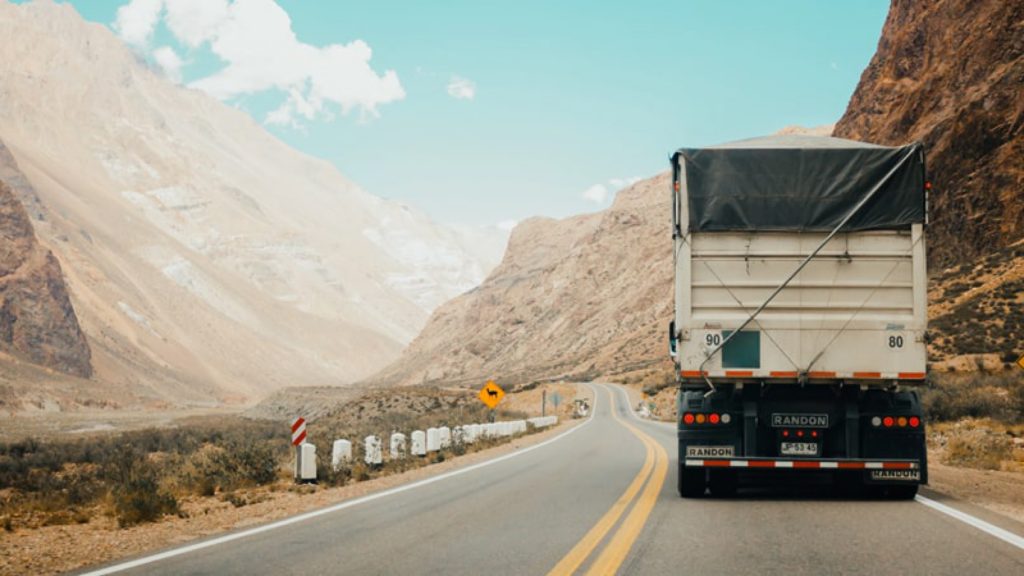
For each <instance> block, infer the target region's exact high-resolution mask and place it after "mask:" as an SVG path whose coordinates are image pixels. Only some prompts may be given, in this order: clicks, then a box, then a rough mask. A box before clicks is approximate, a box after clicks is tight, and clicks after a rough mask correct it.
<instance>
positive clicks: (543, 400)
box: [540, 389, 548, 417]
mask: <svg viewBox="0 0 1024 576" xmlns="http://www.w3.org/2000/svg"><path fill="white" fill-rule="evenodd" d="M547 410H548V391H547V389H544V390H542V391H541V393H540V415H541V417H544V416H547Z"/></svg>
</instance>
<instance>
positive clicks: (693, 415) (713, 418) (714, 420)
mask: <svg viewBox="0 0 1024 576" xmlns="http://www.w3.org/2000/svg"><path fill="white" fill-rule="evenodd" d="M730 422H732V416H729V415H728V414H719V413H717V412H712V413H710V414H702V413H700V412H686V413H685V414H683V424H686V425H692V424H711V425H712V426H714V425H716V424H728V423H730Z"/></svg>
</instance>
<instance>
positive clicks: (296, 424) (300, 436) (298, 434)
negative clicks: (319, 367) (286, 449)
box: [292, 416, 306, 481]
mask: <svg viewBox="0 0 1024 576" xmlns="http://www.w3.org/2000/svg"><path fill="white" fill-rule="evenodd" d="M305 441H306V419H305V418H303V417H302V416H299V417H298V418H296V419H295V420H292V446H294V447H295V480H296V481H301V480H302V444H303V443H304V442H305Z"/></svg>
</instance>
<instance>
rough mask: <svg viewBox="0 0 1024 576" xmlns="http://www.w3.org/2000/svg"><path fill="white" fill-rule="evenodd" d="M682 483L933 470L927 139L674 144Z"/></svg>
mask: <svg viewBox="0 0 1024 576" xmlns="http://www.w3.org/2000/svg"><path fill="white" fill-rule="evenodd" d="M671 165H672V175H673V178H672V191H671V192H672V239H673V250H674V266H675V295H674V297H675V314H674V318H673V319H672V321H671V322H670V327H669V340H670V351H671V355H672V357H673V358H674V361H675V366H676V373H677V379H678V383H679V393H678V400H677V416H678V423H677V424H678V437H679V476H678V489H679V493H680V495H681V496H683V497H700V496H703V495H704V494H705V491H706V490H708V489H709V490H710V491H711V493H712V494H713V495H729V494H732V493H733V492H735V490H736V488H737V486H738V485H739V483H741V482H746V481H757V480H758V479H764V477H765V476H774V477H775V478H777V479H778V478H781V481H783V482H785V481H786V480H787V479H795V475H801V474H803V475H807V474H812V475H817V476H821V477H824V478H830V479H832V480H834V481H836V482H838V483H843V484H845V485H847V486H855V487H864V488H865V489H867V490H868V491H873V492H877V493H879V494H881V495H885V496H888V497H892V498H912V497H913V496H914V495H915V494H916V492H917V488H918V485H919V484H924V483H927V480H928V464H927V452H926V448H925V423H924V415H923V413H922V408H921V403H920V401H919V398H918V395H917V392H916V391H915V390H916V388H918V387H919V386H921V385H923V384H924V383H925V377H926V361H927V351H926V341H925V339H926V328H927V281H928V280H927V270H926V264H925V226H926V224H927V222H926V220H927V188H928V185H927V183H926V179H925V162H924V152H923V149H922V146H921V145H920V144H918V143H913V144H909V145H906V146H899V147H887V146H877V145H873V144H867V143H863V142H855V141H851V140H844V139H838V138H829V137H810V136H773V137H766V138H758V139H751V140H745V141H740V142H734V143H729V144H724V145H720V146H714V147H708V148H699V149H691V148H687V149H680V150H679V151H678V152H676V153H675V154H674V155H672V157H671Z"/></svg>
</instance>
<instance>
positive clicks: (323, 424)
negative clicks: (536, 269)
mask: <svg viewBox="0 0 1024 576" xmlns="http://www.w3.org/2000/svg"><path fill="white" fill-rule="evenodd" d="M486 412H487V411H486V408H484V407H483V406H482V404H480V402H479V401H477V400H476V399H475V398H474V397H473V395H472V394H471V393H469V392H467V391H444V390H438V389H433V390H429V389H415V388H414V389H400V390H395V391H375V392H370V393H367V394H366V395H364V396H360V397H358V398H357V399H355V400H353V401H350V402H345V403H342V404H339V405H337V406H334V407H331V408H330V409H328V410H327V411H326V413H325V414H324V415H322V416H321V417H319V418H316V419H315V420H313V421H311V422H310V424H309V441H310V442H313V443H314V444H315V445H316V446H317V455H318V471H317V476H318V482H319V486H342V485H345V484H348V483H352V482H361V481H365V480H369V479H372V478H376V477H380V476H385V475H388V474H393V473H396V472H402V471H406V470H410V469H413V468H418V467H421V466H426V465H429V464H431V463H435V462H440V461H444V460H445V459H448V458H451V457H453V456H457V455H460V454H464V453H467V452H470V451H477V450H481V449H484V448H487V447H490V446H493V445H496V444H499V443H502V442H505V441H507V440H508V439H507V438H500V439H499V438H488V439H485V438H480V439H478V440H477V441H476V442H474V443H473V444H463V443H461V442H453V443H452V445H451V446H450V447H448V448H446V449H444V450H442V451H440V452H432V453H430V454H429V455H428V456H427V457H425V458H418V457H406V458H400V459H395V460H389V459H385V461H384V463H383V465H381V466H369V465H367V464H365V463H364V459H363V456H364V453H363V443H362V439H363V438H365V437H366V436H368V435H370V434H375V435H379V436H382V437H383V438H384V439H385V443H386V441H387V436H388V435H390V433H391V432H393V431H400V432H404V433H406V434H408V433H410V432H411V431H412V430H417V429H426V428H428V427H431V426H435V427H436V426H455V425H458V424H461V423H470V422H484V421H486V419H487V413H486ZM524 416H525V415H524V414H521V413H515V412H505V411H502V412H500V413H499V414H497V417H498V418H500V419H513V418H521V417H524ZM338 438H346V439H349V440H351V441H352V443H353V458H352V460H351V461H349V462H347V463H346V464H344V465H343V466H341V467H339V468H338V469H337V470H334V469H333V468H332V466H331V444H332V442H333V441H334V440H335V439H338ZM289 440H290V435H289V429H288V426H287V423H285V422H281V421H280V420H268V419H253V418H246V417H241V416H234V417H228V418H225V417H218V418H216V419H214V418H196V419H192V420H190V421H186V422H180V423H179V424H178V426H177V427H175V428H152V429H146V430H137V431H131V432H124V433H119V434H109V433H108V434H98V435H92V436H86V437H80V438H67V437H64V438H54V439H45V440H44V439H37V438H27V439H24V440H21V441H16V442H8V443H0V525H2V527H3V529H4V530H6V531H13V530H18V529H23V528H36V527H41V526H51V525H63V524H74V523H80V524H81V523H88V522H90V521H92V520H93V519H95V518H96V517H98V516H107V517H111V518H113V519H115V520H116V522H117V525H118V526H121V527H128V526H132V525H136V524H139V523H144V522H152V521H157V520H159V519H160V518H162V517H165V516H167V515H178V516H187V514H188V512H187V511H186V508H187V507H185V506H182V505H181V504H182V503H183V502H184V501H186V500H196V499H202V498H216V499H219V500H220V501H223V502H229V503H230V504H232V505H234V506H236V507H241V506H246V505H248V504H252V503H255V502H259V501H261V500H263V499H267V498H270V497H271V494H272V493H273V492H275V491H285V490H290V491H299V492H303V491H315V490H317V489H318V488H317V487H315V486H313V487H301V486H296V485H295V484H294V482H293V480H292V461H293V451H292V448H291V446H290V444H289ZM193 509H194V507H193Z"/></svg>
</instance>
